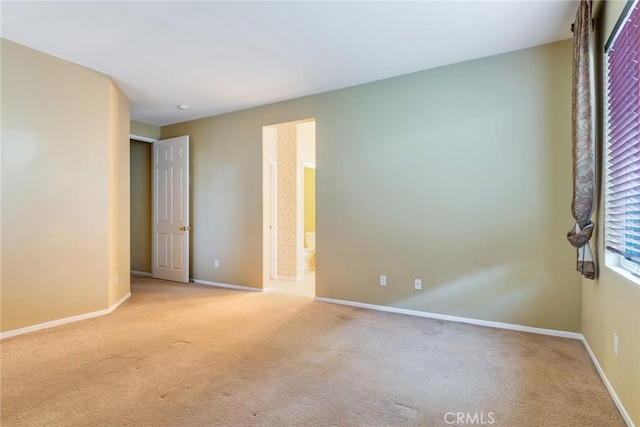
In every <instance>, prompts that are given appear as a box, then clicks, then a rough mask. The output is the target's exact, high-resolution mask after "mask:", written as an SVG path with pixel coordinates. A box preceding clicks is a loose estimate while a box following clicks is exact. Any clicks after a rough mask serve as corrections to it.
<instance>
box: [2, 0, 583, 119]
mask: <svg viewBox="0 0 640 427" xmlns="http://www.w3.org/2000/svg"><path fill="white" fill-rule="evenodd" d="M576 10H577V3H576V2H575V1H570V0H538V1H519V0H509V1H507V0H505V1H480V0H475V1H413V2H398V1H378V2H364V1H350V2H333V1H325V2H310V1H297V2H270V1H262V2H241V1H232V2H213V1H208V2H207V1H199V2H165V1H155V2H154V1H142V2H94V1H82V2H59V1H56V2H9V1H4V0H3V1H2V2H1V10H0V13H1V15H2V21H1V24H2V26H1V32H0V34H1V35H2V37H3V38H6V39H8V40H12V41H15V42H17V43H20V44H23V45H26V46H30V47H32V48H35V49H37V50H40V51H42V52H46V53H48V54H51V55H54V56H57V57H59V58H63V59H66V60H68V61H71V62H74V63H76V64H80V65H83V66H85V67H88V68H91V69H94V70H97V71H100V72H102V73H104V74H108V75H110V76H112V77H113V78H114V79H115V80H116V81H117V83H118V84H119V86H120V87H121V88H122V90H123V91H124V92H125V93H126V95H127V96H128V97H129V99H130V100H131V117H132V119H133V120H138V121H141V122H144V123H149V124H154V125H165V124H170V123H176V122H181V121H185V120H191V119H196V118H201V117H206V116H211V115H216V114H221V113H225V112H230V111H236V110H241V109H245V108H249V107H254V106H258V105H265V104H269V103H273V102H277V101H282V100H286V99H292V98H297V97H301V96H305V95H311V94H315V93H320V92H326V91H330V90H334V89H339V88H344V87H348V86H354V85H358V84H362V83H367V82H371V81H375V80H380V79H384V78H388V77H393V76H398V75H402V74H407V73H411V72H415V71H420V70H425V69H428V68H433V67H438V66H442V65H446V64H452V63H456V62H461V61H466V60H469V59H474V58H480V57H485V56H490V55H495V54H499V53H503V52H509V51H513V50H518V49H523V48H527V47H531V46H536V45H540V44H545V43H550V42H554V41H558V40H563V39H567V38H569V37H571V32H570V29H569V27H570V24H571V22H573V18H574V16H575V12H576ZM178 104H186V105H189V106H190V107H191V108H190V109H189V110H188V111H180V110H178V109H177V108H176V106H177V105H178Z"/></svg>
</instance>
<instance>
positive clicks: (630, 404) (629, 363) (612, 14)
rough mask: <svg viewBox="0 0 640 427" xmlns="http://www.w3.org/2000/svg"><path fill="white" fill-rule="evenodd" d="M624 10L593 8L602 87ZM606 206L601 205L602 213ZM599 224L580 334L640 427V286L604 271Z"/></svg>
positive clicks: (584, 284) (615, 6) (584, 289)
mask: <svg viewBox="0 0 640 427" xmlns="http://www.w3.org/2000/svg"><path fill="white" fill-rule="evenodd" d="M624 5H625V2H621V1H612V2H607V3H605V2H597V3H596V4H595V18H596V34H595V45H596V49H595V50H596V61H595V63H596V71H597V72H596V74H597V76H598V85H599V87H600V88H602V87H603V80H604V75H603V72H602V62H601V61H602V58H603V56H602V55H603V52H604V44H605V43H606V41H607V39H608V38H609V35H610V34H611V32H612V30H613V27H614V25H615V23H616V21H617V20H618V17H619V16H620V13H621V11H622V9H623V8H624ZM597 103H598V123H599V124H600V127H599V129H598V144H599V150H600V153H601V156H602V155H604V140H605V138H604V130H603V128H604V118H603V99H602V96H598V99H597ZM601 158H602V157H601ZM603 188H604V187H603ZM602 204H603V200H600V206H599V208H600V209H599V210H600V212H602V211H603V208H602ZM597 222H598V229H599V230H600V232H599V233H598V235H597V249H598V255H599V256H598V261H599V262H598V265H599V270H600V277H599V279H598V280H596V281H593V280H586V279H585V280H583V282H582V333H583V335H584V337H585V339H586V340H587V343H588V344H589V347H590V348H591V350H592V351H593V353H594V355H595V356H596V358H597V359H598V362H599V363H600V366H601V367H602V369H603V371H604V373H605V375H606V376H607V378H608V379H609V382H610V383H611V385H612V386H613V388H614V389H615V391H616V394H617V395H618V397H619V399H620V400H621V402H622V404H623V405H624V407H625V409H626V411H627V412H628V414H629V416H630V417H631V419H632V420H633V422H634V424H635V425H640V286H639V285H637V284H635V283H633V282H631V281H630V280H628V279H625V278H624V277H622V276H620V275H619V274H618V273H616V272H614V271H612V270H611V269H610V268H608V267H606V266H605V263H604V261H605V260H604V258H605V251H604V242H603V233H602V230H603V229H604V223H603V220H602V215H600V218H599V220H598V221H597ZM614 333H616V334H618V337H619V348H620V351H619V356H618V357H616V356H615V355H614V353H613V334H614Z"/></svg>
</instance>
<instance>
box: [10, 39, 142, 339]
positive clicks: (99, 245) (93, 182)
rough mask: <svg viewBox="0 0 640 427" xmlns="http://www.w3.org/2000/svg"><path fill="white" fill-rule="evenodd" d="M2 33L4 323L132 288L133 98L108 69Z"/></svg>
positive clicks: (90, 306) (91, 303) (82, 305)
mask: <svg viewBox="0 0 640 427" xmlns="http://www.w3.org/2000/svg"><path fill="white" fill-rule="evenodd" d="M1 43H2V44H1V54H2V94H1V102H2V208H1V209H2V231H3V234H2V255H3V256H2V325H1V330H2V331H3V332H5V331H10V330H13V329H17V328H21V327H26V326H31V325H35V324H39V323H43V322H47V321H51V320H56V319H61V318H65V317H69V316H73V315H78V314H83V313H87V312H92V311H96V310H101V309H105V308H108V307H109V305H110V304H111V303H113V302H114V301H117V300H119V299H120V298H122V297H123V296H124V295H126V294H127V293H128V292H129V276H128V275H126V274H125V275H124V276H123V274H122V273H123V272H124V271H125V269H123V268H122V262H123V260H124V259H125V258H127V265H126V267H127V269H128V256H129V254H128V233H129V230H128V226H129V221H128V190H127V189H126V188H125V187H128V181H126V185H125V180H127V179H128V172H126V169H127V168H128V155H127V154H123V153H122V152H121V151H120V149H121V147H122V146H123V141H121V139H122V138H123V137H124V136H125V135H126V138H127V139H126V140H125V142H126V141H128V133H129V119H128V115H129V104H128V100H127V99H126V98H125V97H124V96H123V95H122V93H121V92H120V91H119V90H118V89H117V88H116V87H115V85H113V83H112V82H111V80H110V79H109V78H107V77H106V76H103V75H101V74H98V73H95V72H93V71H90V70H88V69H86V68H82V67H79V66H76V65H73V64H70V63H68V62H65V61H62V60H60V59H57V58H54V57H51V56H48V55H45V54H42V53H40V52H37V51H35V50H32V49H29V48H26V47H24V46H21V45H18V44H15V43H12V42H9V41H7V40H2V41H1ZM119 162H125V163H124V165H125V167H123V166H122V165H121V164H119ZM125 195H126V198H125V199H124V201H122V200H121V197H124V196H125ZM125 212H126V214H125ZM125 246H126V247H125ZM116 273H118V274H119V283H118V284H116V283H115V275H116Z"/></svg>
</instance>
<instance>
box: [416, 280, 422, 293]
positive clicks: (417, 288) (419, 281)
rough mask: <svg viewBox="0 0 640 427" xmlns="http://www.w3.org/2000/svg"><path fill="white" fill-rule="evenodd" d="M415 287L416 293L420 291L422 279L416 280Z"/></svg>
mask: <svg viewBox="0 0 640 427" xmlns="http://www.w3.org/2000/svg"><path fill="white" fill-rule="evenodd" d="M415 287H416V291H421V290H422V279H416V281H415Z"/></svg>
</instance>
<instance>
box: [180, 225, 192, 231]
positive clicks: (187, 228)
mask: <svg viewBox="0 0 640 427" xmlns="http://www.w3.org/2000/svg"><path fill="white" fill-rule="evenodd" d="M180 230H182V231H187V230H191V227H187V226H184V227H180Z"/></svg>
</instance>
